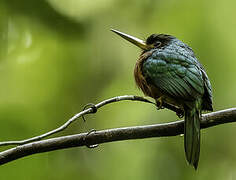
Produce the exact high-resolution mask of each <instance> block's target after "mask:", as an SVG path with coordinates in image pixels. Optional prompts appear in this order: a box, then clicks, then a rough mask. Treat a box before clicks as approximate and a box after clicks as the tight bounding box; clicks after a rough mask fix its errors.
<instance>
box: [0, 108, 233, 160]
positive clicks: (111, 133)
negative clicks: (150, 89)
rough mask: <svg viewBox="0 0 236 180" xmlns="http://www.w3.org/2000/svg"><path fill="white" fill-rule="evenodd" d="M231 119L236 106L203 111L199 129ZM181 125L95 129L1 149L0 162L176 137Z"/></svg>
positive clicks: (181, 122)
mask: <svg viewBox="0 0 236 180" xmlns="http://www.w3.org/2000/svg"><path fill="white" fill-rule="evenodd" d="M231 122H236V108H231V109H226V110H222V111H217V112H213V113H208V114H204V115H203V116H202V118H201V128H208V127H212V126H216V125H220V124H224V123H231ZM183 127H184V121H183V120H181V121H175V122H171V123H164V124H155V125H147V126H136V127H126V128H116V129H108V130H101V131H95V132H91V133H89V134H88V133H81V134H76V135H70V136H63V137H57V138H51V139H47V140H42V141H37V142H33V143H29V144H25V145H21V146H18V147H15V148H11V149H8V150H6V151H3V152H1V153H0V164H5V163H8V162H11V161H13V160H16V159H19V158H22V157H25V156H29V155H31V154H37V153H42V152H49V151H53V150H59V149H65V148H71V147H79V146H90V145H94V144H102V143H106V142H113V141H121V140H128V139H141V138H150V137H166V136H176V135H180V134H183Z"/></svg>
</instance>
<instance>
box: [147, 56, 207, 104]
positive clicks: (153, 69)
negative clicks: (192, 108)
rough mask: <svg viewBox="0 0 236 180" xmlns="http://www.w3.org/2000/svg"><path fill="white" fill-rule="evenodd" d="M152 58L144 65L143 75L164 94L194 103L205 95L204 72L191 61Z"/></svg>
mask: <svg viewBox="0 0 236 180" xmlns="http://www.w3.org/2000/svg"><path fill="white" fill-rule="evenodd" d="M184 58H185V57H182V59H180V60H179V59H177V60H176V59H175V60H174V59H170V58H168V57H167V58H165V57H162V58H160V57H153V56H150V57H149V58H148V59H147V60H146V61H145V62H144V63H143V74H144V76H145V78H146V79H147V81H148V83H151V84H152V85H154V86H155V87H157V88H158V89H160V90H161V91H162V92H163V93H166V94H168V95H171V96H172V97H174V98H179V99H183V100H187V101H192V100H195V99H197V98H198V97H201V96H202V95H203V94H204V82H203V79H202V72H201V70H200V69H199V68H198V66H197V65H196V64H194V63H191V61H185V60H184Z"/></svg>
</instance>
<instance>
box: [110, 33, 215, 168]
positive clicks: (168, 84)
mask: <svg viewBox="0 0 236 180" xmlns="http://www.w3.org/2000/svg"><path fill="white" fill-rule="evenodd" d="M111 31H113V32H115V33H116V34H118V35H120V36H121V37H123V38H124V39H126V40H128V41H130V42H131V43H133V44H135V45H136V46H138V47H140V48H141V49H142V50H143V51H142V53H141V55H140V57H139V59H138V60H137V62H136V65H135V69H134V77H135V81H136V84H137V86H138V87H139V88H140V89H141V90H142V91H143V93H144V94H145V95H147V96H150V97H152V98H154V99H155V100H156V101H158V102H159V104H162V103H163V102H165V103H167V104H170V105H174V106H177V107H178V108H180V109H182V110H183V111H184V116H185V123H184V147H185V155H186V159H187V161H188V162H189V164H191V165H193V166H194V168H195V169H197V166H198V161H199V155H200V116H201V112H202V110H209V111H213V108H212V90H211V84H210V81H209V79H208V76H207V74H206V72H205V70H204V69H203V67H202V65H201V64H200V62H199V61H198V60H197V58H196V57H195V55H194V52H193V50H192V49H191V48H190V47H189V46H187V45H186V44H185V43H183V42H182V41H180V40H178V39H177V38H176V37H174V36H171V35H166V34H152V35H151V36H149V37H148V38H147V39H146V41H143V40H140V39H138V38H135V37H133V36H130V35H128V34H125V33H122V32H119V31H117V30H114V29H112V30H111ZM160 107H161V106H160Z"/></svg>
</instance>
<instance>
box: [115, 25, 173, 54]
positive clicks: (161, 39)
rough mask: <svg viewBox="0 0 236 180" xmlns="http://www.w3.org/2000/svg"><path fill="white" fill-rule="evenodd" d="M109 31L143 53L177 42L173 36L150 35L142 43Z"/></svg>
mask: <svg viewBox="0 0 236 180" xmlns="http://www.w3.org/2000/svg"><path fill="white" fill-rule="evenodd" d="M111 31H112V32H114V33H116V34H118V35H119V36H121V37H122V38H124V39H126V40H127V41H129V42H131V43H133V44H134V45H136V46H138V47H139V48H141V49H142V50H143V51H149V50H151V49H159V48H162V47H165V46H168V45H169V44H171V43H172V42H173V40H177V39H176V38H175V37H174V36H171V35H166V34H152V35H150V36H149V37H148V38H147V39H146V40H145V41H144V40H141V39H138V38H136V37H133V36H130V35H128V34H125V33H122V32H120V31H117V30H114V29H111Z"/></svg>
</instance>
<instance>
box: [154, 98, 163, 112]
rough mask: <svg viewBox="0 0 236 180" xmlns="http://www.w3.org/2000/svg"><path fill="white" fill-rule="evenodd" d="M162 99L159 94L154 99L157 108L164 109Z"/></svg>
mask: <svg viewBox="0 0 236 180" xmlns="http://www.w3.org/2000/svg"><path fill="white" fill-rule="evenodd" d="M163 99H164V97H163V96H161V97H159V98H158V99H156V107H157V110H160V109H164V107H163Z"/></svg>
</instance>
